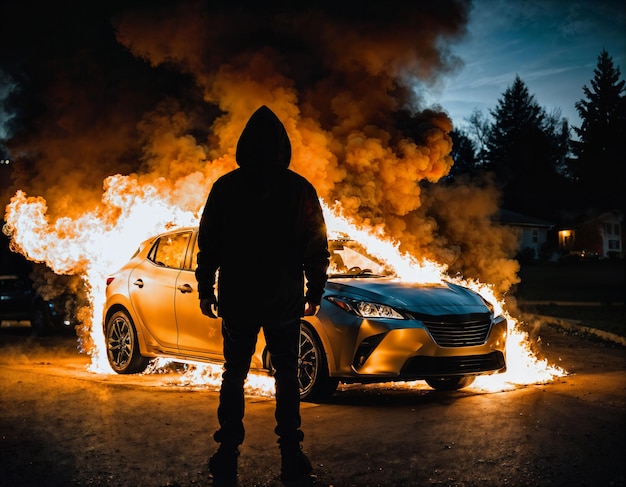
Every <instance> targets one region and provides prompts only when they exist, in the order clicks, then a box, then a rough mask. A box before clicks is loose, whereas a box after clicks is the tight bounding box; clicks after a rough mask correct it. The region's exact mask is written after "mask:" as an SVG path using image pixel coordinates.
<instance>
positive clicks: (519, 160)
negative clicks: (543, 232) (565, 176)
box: [486, 76, 568, 216]
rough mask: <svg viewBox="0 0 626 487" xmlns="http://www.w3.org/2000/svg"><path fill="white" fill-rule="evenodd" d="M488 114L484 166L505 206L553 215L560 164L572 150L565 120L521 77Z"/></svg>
mask: <svg viewBox="0 0 626 487" xmlns="http://www.w3.org/2000/svg"><path fill="white" fill-rule="evenodd" d="M490 113H491V116H492V117H493V120H494V121H493V124H492V125H491V129H490V131H489V134H488V138H487V147H486V152H487V153H486V167H487V168H488V169H489V170H491V171H492V172H493V173H494V175H495V180H496V182H497V183H498V184H499V185H500V186H501V188H502V194H503V206H504V207H506V208H508V209H511V210H515V211H520V212H528V213H530V214H532V215H536V216H549V214H550V212H551V211H552V209H553V207H554V205H555V204H556V198H555V197H554V185H556V184H557V183H558V182H559V176H558V171H557V168H558V167H559V165H560V164H562V161H563V160H564V157H565V155H566V154H567V151H568V148H567V147H564V144H563V137H562V131H563V130H565V131H567V130H568V129H567V125H566V122H565V121H563V122H560V121H558V120H555V118H554V117H551V116H548V115H547V114H546V112H545V110H544V109H543V108H541V107H540V106H539V104H538V103H537V102H536V101H535V98H534V96H532V95H530V93H529V92H528V88H527V87H526V84H525V83H524V82H523V81H522V80H521V79H520V77H519V76H516V77H515V80H514V82H513V84H512V85H511V86H510V87H509V88H507V90H506V91H505V92H504V94H503V96H502V98H500V99H499V100H498V105H497V106H496V108H495V109H494V110H492V111H491V112H490ZM560 126H561V128H560V129H559V127H560Z"/></svg>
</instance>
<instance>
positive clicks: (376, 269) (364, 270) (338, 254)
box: [328, 240, 393, 277]
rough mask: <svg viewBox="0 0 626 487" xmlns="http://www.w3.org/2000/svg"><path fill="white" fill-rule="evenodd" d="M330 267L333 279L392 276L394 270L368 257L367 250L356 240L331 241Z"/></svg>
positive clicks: (329, 270) (329, 271)
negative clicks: (356, 276)
mask: <svg viewBox="0 0 626 487" xmlns="http://www.w3.org/2000/svg"><path fill="white" fill-rule="evenodd" d="M328 250H329V251H330V265H329V266H328V273H329V275H331V276H333V277H340V276H346V277H352V276H355V275H359V276H362V275H378V276H391V275H393V270H392V269H391V268H390V267H389V266H388V265H387V264H386V263H385V262H381V261H380V260H378V259H376V258H375V257H373V256H371V255H368V253H367V251H366V250H365V248H364V247H363V246H362V245H360V244H359V243H358V242H355V241H354V240H329V242H328Z"/></svg>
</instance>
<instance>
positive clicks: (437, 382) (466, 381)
mask: <svg viewBox="0 0 626 487" xmlns="http://www.w3.org/2000/svg"><path fill="white" fill-rule="evenodd" d="M472 382H474V376H471V375H461V376H457V377H430V378H428V379H426V384H428V385H429V386H430V387H432V388H433V389H435V390H436V391H444V392H445V391H457V390H459V389H462V388H463V387H467V386H469V385H470V384H471V383H472Z"/></svg>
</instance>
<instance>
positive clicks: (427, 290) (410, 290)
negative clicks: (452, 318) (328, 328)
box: [326, 277, 490, 316]
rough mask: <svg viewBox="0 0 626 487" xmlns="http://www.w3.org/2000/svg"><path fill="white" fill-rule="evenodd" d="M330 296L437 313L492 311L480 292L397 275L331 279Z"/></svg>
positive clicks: (328, 288)
mask: <svg viewBox="0 0 626 487" xmlns="http://www.w3.org/2000/svg"><path fill="white" fill-rule="evenodd" d="M326 294H327V295H331V294H332V295H341V296H348V297H352V298H355V299H363V300H369V301H372V302H376V303H380V304H386V305H388V306H392V307H394V308H397V309H403V310H406V311H410V312H413V313H423V314H428V315H434V316H441V315H450V314H460V313H462V314H467V313H489V312H490V310H489V308H488V307H487V305H486V304H485V302H484V301H483V299H482V298H481V297H480V295H479V294H478V293H476V292H474V291H472V290H470V289H468V288H465V287H462V286H458V285H456V284H452V283H449V282H442V283H439V284H416V283H407V282H402V281H400V280H398V279H394V278H367V277H364V278H350V279H343V278H331V279H329V280H328V283H327V285H326Z"/></svg>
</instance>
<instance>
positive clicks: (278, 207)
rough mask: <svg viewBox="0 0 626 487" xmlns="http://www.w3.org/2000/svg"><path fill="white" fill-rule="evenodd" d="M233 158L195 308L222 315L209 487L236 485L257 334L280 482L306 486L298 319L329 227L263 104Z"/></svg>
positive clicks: (206, 219) (316, 297) (323, 263)
mask: <svg viewBox="0 0 626 487" xmlns="http://www.w3.org/2000/svg"><path fill="white" fill-rule="evenodd" d="M236 159H237V164H238V165H239V168H238V169H235V170H234V171H231V172H230V173H228V174H226V175H224V176H222V177H221V178H219V179H218V180H217V181H216V182H215V184H214V185H213V188H212V189H211V192H210V194H209V197H208V199H207V202H206V206H205V208H204V213H203V215H202V220H201V222H200V231H199V236H198V239H199V240H198V244H199V247H200V252H199V254H198V267H197V270H196V277H197V280H198V291H199V294H200V307H201V309H202V312H203V313H204V314H205V315H207V316H210V317H213V318H215V317H217V315H219V316H221V317H222V336H223V338H224V358H225V364H224V374H223V376H222V386H221V390H220V404H219V407H218V410H217V416H218V420H219V424H220V428H219V429H218V430H217V431H216V432H215V434H214V436H213V437H214V439H215V441H216V442H218V443H219V444H220V446H219V448H218V450H217V452H216V453H215V454H214V455H213V456H212V457H211V459H210V460H209V469H210V471H211V473H212V475H213V478H214V482H215V483H214V485H236V479H237V458H238V456H239V449H238V447H239V445H241V443H242V442H243V440H244V426H243V417H244V390H243V385H244V381H245V379H246V376H247V374H248V371H249V368H250V361H251V357H252V355H253V353H254V351H255V346H256V341H257V335H258V333H259V331H260V330H261V328H262V329H263V333H264V335H265V340H266V343H267V347H268V350H269V352H270V355H271V360H272V365H273V367H274V368H275V370H276V372H275V380H276V413H275V416H276V428H275V432H276V434H277V435H278V443H279V445H280V451H281V480H282V481H283V482H285V483H289V482H291V481H299V482H301V481H303V480H305V479H311V472H312V467H311V463H310V462H309V460H308V458H307V457H306V456H305V454H304V453H303V452H302V448H301V442H302V440H303V438H304V434H303V433H302V430H301V429H300V425H301V419H300V388H299V382H298V345H299V340H300V319H301V317H302V316H306V315H314V314H315V313H317V310H318V308H319V304H320V302H321V297H322V293H323V291H324V286H325V284H326V271H327V268H328V257H329V253H328V242H327V236H326V226H325V223H324V217H323V214H322V210H321V207H320V203H319V199H318V196H317V193H316V191H315V189H314V188H313V186H312V185H311V184H310V183H309V182H308V181H307V180H306V179H305V178H303V177H302V176H300V175H298V174H296V173H294V172H293V171H291V170H289V169H288V167H289V163H290V161H291V144H290V142H289V138H288V136H287V132H286V131H285V127H284V126H283V124H282V123H281V122H280V120H279V119H278V118H277V117H276V115H275V114H274V113H273V112H272V111H271V110H270V109H269V108H267V107H266V106H262V107H261V108H259V109H258V110H257V111H256V112H255V113H254V114H253V115H252V116H251V117H250V120H249V121H248V123H247V125H246V127H245V129H244V130H243V132H242V134H241V137H240V138H239V142H238V144H237V153H236ZM218 270H219V280H218V286H217V290H218V291H217V292H218V296H217V298H216V296H215V291H214V287H215V276H216V272H217V271H218ZM304 277H306V280H307V290H306V295H305V291H304Z"/></svg>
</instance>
